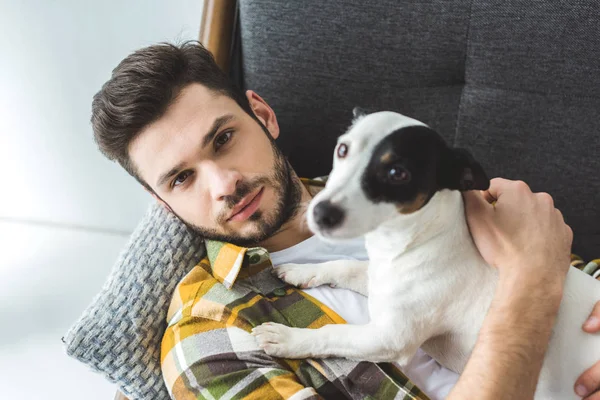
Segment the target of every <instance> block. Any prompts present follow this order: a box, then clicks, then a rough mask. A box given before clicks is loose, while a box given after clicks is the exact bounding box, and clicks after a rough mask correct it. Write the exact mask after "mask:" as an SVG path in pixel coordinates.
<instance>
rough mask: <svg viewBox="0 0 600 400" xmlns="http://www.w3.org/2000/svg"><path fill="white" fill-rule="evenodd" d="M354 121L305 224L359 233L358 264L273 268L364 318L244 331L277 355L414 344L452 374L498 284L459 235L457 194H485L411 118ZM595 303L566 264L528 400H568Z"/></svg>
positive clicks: (484, 183)
mask: <svg viewBox="0 0 600 400" xmlns="http://www.w3.org/2000/svg"><path fill="white" fill-rule="evenodd" d="M354 114H355V115H354V116H355V119H354V121H353V124H352V125H351V127H350V128H349V130H348V131H347V132H346V133H345V134H344V135H342V136H340V138H339V139H338V144H337V146H336V149H335V155H334V164H333V170H332V171H331V174H330V176H329V178H328V180H327V183H326V185H325V188H324V189H323V190H322V191H321V192H319V193H318V194H317V195H316V196H315V197H314V199H313V200H312V201H311V203H310V205H309V208H308V211H307V219H308V225H309V228H310V229H311V230H312V231H313V232H314V233H316V234H317V235H320V236H321V237H323V238H325V239H327V240H338V239H345V238H354V237H359V236H362V235H365V244H366V248H367V252H368V255H369V261H347V260H343V261H331V262H326V263H322V264H315V265H307V264H305V265H295V264H288V265H283V266H281V267H279V268H277V269H275V270H274V271H275V273H276V274H277V275H278V276H279V277H280V278H281V279H283V280H284V281H286V282H288V283H290V284H292V285H296V286H299V287H303V288H307V287H315V286H319V285H324V284H330V285H332V286H337V287H343V288H347V289H351V290H354V291H356V292H358V293H361V294H363V295H365V296H368V304H369V313H370V317H371V319H370V322H369V323H368V324H366V325H336V324H333V325H326V326H324V327H322V328H319V329H299V328H292V327H288V326H284V325H280V324H275V323H265V324H262V325H259V326H257V327H256V328H254V330H253V335H255V337H256V339H257V341H258V343H259V345H260V346H261V347H262V348H263V349H264V350H265V352H266V353H268V354H269V355H272V356H276V357H282V358H309V357H310V358H325V357H345V358H349V359H354V360H366V361H372V362H397V363H398V364H400V365H401V366H402V365H405V364H406V363H408V362H409V361H410V360H411V359H412V357H413V356H414V355H415V353H416V351H417V349H418V348H419V347H422V348H423V349H424V350H425V351H426V352H427V353H428V354H429V355H431V356H432V357H433V358H434V359H436V360H437V361H438V362H439V363H440V364H441V365H443V366H445V367H446V368H449V369H451V370H453V371H455V372H457V373H461V372H462V371H463V369H464V367H465V364H466V362H467V360H468V358H469V356H470V354H471V351H472V349H473V347H474V345H475V342H476V340H477V335H478V332H479V329H480V328H481V325H482V323H483V320H484V318H485V316H486V313H487V311H488V308H489V307H490V303H491V301H492V297H493V294H494V291H495V287H496V284H497V281H498V273H497V270H496V269H495V268H493V267H491V266H489V265H488V264H486V262H485V261H484V260H483V258H482V257H481V255H480V254H479V251H478V250H477V248H476V247H475V244H474V242H473V240H472V237H471V235H470V233H469V229H468V226H467V223H466V219H465V214H464V208H463V207H464V205H463V199H462V195H461V192H462V191H466V190H485V189H487V188H488V187H489V179H488V177H487V176H486V174H485V172H484V170H483V168H482V167H481V165H480V164H479V163H477V162H476V161H475V160H474V159H473V157H472V156H471V155H470V153H469V152H467V151H466V150H463V149H454V148H450V147H449V146H448V145H447V144H446V143H445V142H444V140H443V139H442V137H441V136H440V135H439V134H438V133H436V132H435V131H434V130H433V129H431V128H430V127H428V126H427V125H425V124H424V123H422V122H420V121H417V120H414V119H411V118H408V117H406V116H404V115H401V114H398V113H394V112H389V111H384V112H377V113H373V114H368V115H367V114H365V113H364V112H361V111H360V110H355V112H354ZM599 299H600V283H599V282H598V281H596V280H594V279H591V278H590V277H589V276H587V275H586V274H584V273H583V272H581V271H579V270H577V269H575V268H570V270H569V272H568V274H567V278H566V283H565V287H564V295H563V300H562V302H561V306H560V310H559V314H558V318H557V320H556V324H555V327H554V331H553V334H552V338H551V342H550V346H549V348H548V351H547V353H546V357H545V361H544V364H543V369H542V372H541V375H540V378H539V381H538V386H537V390H536V397H535V398H536V399H544V400H547V399H560V400H564V399H571V398H573V399H575V398H577V397H576V395H575V394H574V392H573V385H574V383H575V380H576V378H577V377H578V376H579V375H580V374H581V373H582V372H583V371H584V370H586V369H587V368H589V367H590V366H592V365H593V364H594V363H596V362H597V361H598V358H599V356H600V336H599V335H593V334H587V333H585V332H583V331H582V330H581V325H582V324H583V322H584V321H585V320H586V318H587V316H588V315H589V313H590V312H591V310H592V308H593V306H594V304H595V302H596V301H597V300H599Z"/></svg>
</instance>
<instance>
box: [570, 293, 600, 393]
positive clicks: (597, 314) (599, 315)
mask: <svg viewBox="0 0 600 400" xmlns="http://www.w3.org/2000/svg"><path fill="white" fill-rule="evenodd" d="M583 330H584V331H586V332H587V333H595V334H597V333H599V332H600V301H599V302H598V303H596V306H595V307H594V310H593V311H592V313H591V314H590V317H589V318H588V319H587V321H586V322H585V324H583ZM575 393H577V394H578V395H579V396H582V397H583V396H588V397H585V399H586V400H600V361H598V362H597V363H596V364H594V365H593V366H592V367H591V368H589V369H588V370H586V371H585V372H584V373H583V374H581V376H580V377H579V379H577V382H575ZM590 393H591V395H590Z"/></svg>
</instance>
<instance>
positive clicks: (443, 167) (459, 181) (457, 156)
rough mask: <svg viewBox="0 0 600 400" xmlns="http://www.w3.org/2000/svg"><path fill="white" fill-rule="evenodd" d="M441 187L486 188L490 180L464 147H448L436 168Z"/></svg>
mask: <svg viewBox="0 0 600 400" xmlns="http://www.w3.org/2000/svg"><path fill="white" fill-rule="evenodd" d="M438 184H439V185H440V187H441V188H442V189H452V190H460V191H465V190H487V189H488V188H489V187H490V180H489V178H488V177H487V175H486V173H485V171H484V170H483V167H482V166H481V165H480V164H479V163H478V162H477V161H475V159H474V158H473V156H472V155H471V153H469V152H468V151H467V150H465V149H448V151H447V153H446V154H445V155H444V156H443V157H442V159H441V163H440V165H439V168H438Z"/></svg>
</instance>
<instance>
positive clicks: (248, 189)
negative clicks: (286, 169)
mask: <svg viewBox="0 0 600 400" xmlns="http://www.w3.org/2000/svg"><path fill="white" fill-rule="evenodd" d="M268 184H271V179H269V178H268V177H266V176H261V177H258V178H255V179H253V180H251V181H241V182H238V184H237V186H236V188H235V193H233V194H231V195H229V196H226V197H225V198H224V199H223V201H224V202H225V208H224V209H223V210H222V211H221V212H220V213H219V216H218V218H217V219H218V221H219V222H220V223H224V222H226V221H227V218H228V217H229V214H230V213H231V210H232V209H233V208H234V207H235V206H236V204H238V203H239V202H240V201H242V199H243V198H244V197H246V196H248V195H249V194H250V193H252V192H253V191H254V190H256V189H258V188H259V187H260V186H263V185H268Z"/></svg>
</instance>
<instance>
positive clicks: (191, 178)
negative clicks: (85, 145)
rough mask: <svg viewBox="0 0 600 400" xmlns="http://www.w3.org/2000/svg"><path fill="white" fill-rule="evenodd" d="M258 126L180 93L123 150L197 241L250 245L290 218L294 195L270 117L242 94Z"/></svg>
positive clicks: (231, 110)
mask: <svg viewBox="0 0 600 400" xmlns="http://www.w3.org/2000/svg"><path fill="white" fill-rule="evenodd" d="M248 96H249V99H250V103H251V106H252V108H253V109H254V111H255V113H256V115H257V117H258V118H259V120H261V123H262V125H261V124H259V123H258V122H257V121H256V120H255V119H253V118H252V117H251V116H250V115H248V114H247V113H246V112H244V110H242V108H240V107H239V106H238V104H237V103H236V102H235V101H234V100H233V99H231V98H229V97H227V96H224V95H221V94H218V93H215V92H213V91H211V90H209V89H207V88H205V87H204V86H202V85H199V84H192V85H189V86H188V87H186V88H184V89H183V90H182V91H181V93H180V95H179V96H178V97H177V99H176V101H175V103H173V104H172V105H171V106H170V107H169V109H168V110H167V112H166V113H165V115H164V116H163V117H161V118H160V119H159V120H157V121H156V122H154V123H152V124H150V125H149V126H148V127H146V128H145V129H144V130H143V131H142V132H141V133H140V135H139V136H138V137H136V138H135V140H133V141H132V143H131V144H130V146H129V154H130V157H131V159H132V161H133V163H134V165H135V166H136V167H137V169H138V172H139V174H140V175H141V178H142V179H143V180H144V181H146V182H147V183H148V184H149V185H150V187H151V188H152V189H153V190H154V191H155V193H156V194H157V195H158V196H159V197H160V198H161V199H162V200H163V201H164V202H165V203H166V204H167V205H168V206H169V207H170V208H171V210H172V211H173V212H174V213H175V214H176V215H178V216H179V217H180V218H181V219H182V220H183V221H185V222H186V223H187V224H188V225H189V226H191V227H192V228H194V229H195V230H196V231H198V232H199V233H200V234H201V235H202V236H204V237H207V238H211V239H217V240H222V241H227V242H232V243H236V244H240V245H251V244H255V243H258V242H260V241H263V240H265V239H267V238H268V237H270V236H271V235H273V234H274V233H275V232H276V231H277V230H278V229H279V228H281V226H282V225H283V224H284V223H285V222H286V221H287V220H289V219H290V218H291V217H292V216H293V215H294V214H295V213H296V211H297V208H298V205H299V202H300V196H301V188H300V186H299V183H298V182H297V179H295V176H294V174H293V171H292V169H291V167H290V166H289V164H288V162H287V160H286V159H285V158H284V156H283V155H282V154H281V152H280V151H279V149H278V148H277V147H276V145H275V144H274V139H275V138H276V137H277V136H278V135H279V128H278V126H277V120H276V119H275V115H274V113H273V111H272V110H271V109H270V108H269V106H268V105H267V104H266V103H265V102H264V101H263V100H262V99H261V98H260V97H258V95H256V94H254V93H252V92H249V94H248Z"/></svg>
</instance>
